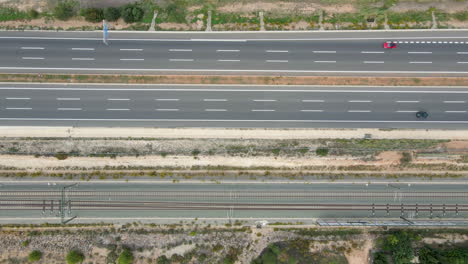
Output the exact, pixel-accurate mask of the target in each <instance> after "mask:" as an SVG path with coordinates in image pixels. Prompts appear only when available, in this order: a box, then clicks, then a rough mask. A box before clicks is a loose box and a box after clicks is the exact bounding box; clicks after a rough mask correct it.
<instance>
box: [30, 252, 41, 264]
mask: <svg viewBox="0 0 468 264" xmlns="http://www.w3.org/2000/svg"><path fill="white" fill-rule="evenodd" d="M41 258H42V252H40V251H39V250H33V251H31V253H29V256H28V260H29V261H30V262H36V261H39V260H41Z"/></svg>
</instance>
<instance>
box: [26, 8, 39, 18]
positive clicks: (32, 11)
mask: <svg viewBox="0 0 468 264" xmlns="http://www.w3.org/2000/svg"><path fill="white" fill-rule="evenodd" d="M39 15H40V14H39V12H37V11H36V9H29V11H28V17H29V18H31V19H36V18H38V17H39Z"/></svg>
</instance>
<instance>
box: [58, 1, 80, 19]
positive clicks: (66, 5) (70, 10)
mask: <svg viewBox="0 0 468 264" xmlns="http://www.w3.org/2000/svg"><path fill="white" fill-rule="evenodd" d="M76 7H77V2H75V1H63V2H60V3H58V4H57V5H56V6H55V9H54V16H55V17H56V18H57V19H60V20H64V21H65V20H68V19H70V18H71V17H72V16H75V15H76Z"/></svg>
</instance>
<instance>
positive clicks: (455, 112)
mask: <svg viewBox="0 0 468 264" xmlns="http://www.w3.org/2000/svg"><path fill="white" fill-rule="evenodd" d="M445 113H453V114H457V113H458V114H461V113H466V111H445Z"/></svg>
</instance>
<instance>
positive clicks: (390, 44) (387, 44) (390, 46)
mask: <svg viewBox="0 0 468 264" xmlns="http://www.w3.org/2000/svg"><path fill="white" fill-rule="evenodd" d="M383 47H384V49H395V48H396V47H397V45H396V43H393V42H385V43H384V44H383Z"/></svg>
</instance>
